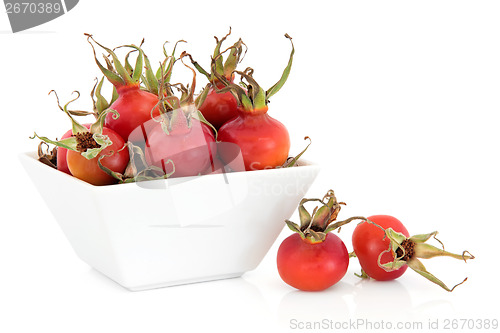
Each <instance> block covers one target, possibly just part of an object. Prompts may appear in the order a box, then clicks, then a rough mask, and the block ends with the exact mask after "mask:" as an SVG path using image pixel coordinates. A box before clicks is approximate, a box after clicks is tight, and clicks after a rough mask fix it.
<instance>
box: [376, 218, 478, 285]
mask: <svg viewBox="0 0 500 333" xmlns="http://www.w3.org/2000/svg"><path fill="white" fill-rule="evenodd" d="M384 233H385V237H387V238H388V239H389V241H390V245H389V248H388V249H387V250H386V251H383V252H382V253H380V256H379V259H378V265H379V267H381V268H382V269H384V270H385V271H387V272H392V271H394V270H397V269H399V268H401V267H402V266H404V265H408V267H410V268H411V269H413V270H414V271H415V272H417V273H418V274H420V275H422V276H423V277H425V278H426V279H427V280H429V281H431V282H433V283H435V284H437V285H439V286H440V287H442V288H443V289H445V290H446V291H453V290H454V289H455V288H456V287H457V286H459V285H461V284H462V283H464V282H465V281H466V280H467V278H465V279H464V280H463V281H462V282H460V283H458V284H456V285H455V286H453V287H452V288H448V286H446V284H444V283H443V282H442V281H441V280H439V279H438V278H437V277H436V276H434V275H433V274H431V273H429V272H428V271H427V269H426V268H425V266H424V265H423V264H422V262H421V261H420V260H419V259H430V258H434V257H451V258H455V259H460V260H463V261H465V262H466V261H467V260H468V259H474V256H473V255H472V254H470V252H468V251H463V252H462V254H455V253H451V252H448V251H445V249H444V245H443V243H441V241H440V240H438V239H437V238H436V235H437V233H438V232H437V231H434V232H431V233H428V234H420V235H414V236H411V237H406V236H405V235H403V234H402V233H399V232H396V231H394V230H393V229H392V228H388V229H385V230H384ZM431 238H434V239H435V240H436V241H438V242H439V243H440V244H441V246H442V248H438V247H435V246H433V245H430V244H427V243H426V242H427V241H428V240H429V239H431ZM385 253H390V254H392V256H393V260H392V261H390V262H387V263H384V264H382V263H381V258H382V255H384V254H385Z"/></svg>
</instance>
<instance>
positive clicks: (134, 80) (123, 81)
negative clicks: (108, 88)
mask: <svg viewBox="0 0 500 333" xmlns="http://www.w3.org/2000/svg"><path fill="white" fill-rule="evenodd" d="M84 35H85V36H87V41H88V42H89V44H90V45H91V46H92V50H93V52H94V59H95V62H96V64H97V66H98V67H99V69H100V70H101V72H102V73H103V74H104V76H106V78H107V79H108V80H109V81H110V82H111V83H112V84H113V85H114V86H115V87H121V86H128V85H139V83H140V79H141V77H142V67H143V65H144V52H143V51H142V49H141V48H140V47H139V46H136V45H133V44H132V45H122V46H119V47H117V48H121V47H127V48H132V49H133V50H132V51H130V52H129V53H127V55H126V57H125V65H123V64H122V63H121V61H120V59H118V56H117V55H116V53H115V52H114V51H113V50H112V49H110V48H108V47H106V46H104V45H102V44H100V43H98V42H97V41H96V40H95V39H94V37H93V36H92V35H91V34H87V33H85V34H84ZM92 42H94V43H95V44H97V45H98V46H100V47H101V48H102V49H104V50H105V51H106V52H108V54H109V55H110V56H111V58H112V62H110V60H109V59H108V58H107V57H106V56H104V59H105V61H106V64H107V66H106V67H104V66H103V65H102V64H101V62H100V61H99V60H98V59H97V55H96V51H95V47H94V44H92ZM141 45H142V43H141ZM135 51H137V52H138V53H139V54H138V55H137V58H136V61H135V65H134V67H132V65H130V63H129V62H128V57H129V55H130V53H131V52H135Z"/></svg>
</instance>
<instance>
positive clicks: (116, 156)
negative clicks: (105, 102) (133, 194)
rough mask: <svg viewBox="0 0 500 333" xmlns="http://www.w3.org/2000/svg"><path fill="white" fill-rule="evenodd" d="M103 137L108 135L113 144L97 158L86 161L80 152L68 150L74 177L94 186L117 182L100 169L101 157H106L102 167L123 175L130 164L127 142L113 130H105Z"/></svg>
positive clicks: (69, 165)
mask: <svg viewBox="0 0 500 333" xmlns="http://www.w3.org/2000/svg"><path fill="white" fill-rule="evenodd" d="M102 134H103V135H107V136H108V137H109V139H110V140H111V141H112V142H113V144H111V145H110V146H108V147H106V148H104V149H103V150H102V151H101V152H100V153H99V155H97V157H94V158H92V159H86V158H85V157H83V156H82V155H81V153H80V152H79V151H73V150H68V153H67V163H68V168H69V171H70V172H71V174H72V175H73V176H75V177H76V178H78V179H81V180H83V181H86V182H88V183H90V184H92V185H110V184H114V183H116V182H117V180H116V179H115V178H113V177H112V176H110V175H108V174H107V173H106V172H104V171H103V170H101V168H99V165H98V164H97V161H98V159H99V157H101V156H103V155H110V154H111V151H113V154H111V155H110V156H106V157H104V158H103V159H102V160H101V163H102V165H104V166H105V167H107V168H109V169H110V170H112V171H115V172H119V173H123V172H124V171H125V168H126V167H127V164H128V162H129V152H128V149H127V148H124V149H122V148H123V146H124V144H125V141H124V140H123V139H122V138H121V137H120V136H119V135H118V134H117V133H116V132H115V131H113V130H110V129H108V128H103V130H102Z"/></svg>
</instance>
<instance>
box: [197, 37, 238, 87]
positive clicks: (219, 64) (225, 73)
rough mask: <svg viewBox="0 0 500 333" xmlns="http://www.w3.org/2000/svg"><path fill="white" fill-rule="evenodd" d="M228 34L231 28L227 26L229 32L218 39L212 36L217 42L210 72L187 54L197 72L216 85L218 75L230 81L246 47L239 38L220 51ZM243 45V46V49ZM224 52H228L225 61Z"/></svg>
mask: <svg viewBox="0 0 500 333" xmlns="http://www.w3.org/2000/svg"><path fill="white" fill-rule="evenodd" d="M230 34H231V28H229V33H228V34H227V35H225V36H224V37H222V38H221V39H220V40H219V38H217V37H214V38H215V41H216V43H217V44H216V46H215V50H214V54H213V56H212V59H214V60H215V63H214V64H213V65H212V66H211V68H210V69H211V70H210V72H207V71H206V70H205V69H203V67H201V65H200V64H199V63H198V62H197V61H195V60H193V58H192V57H191V55H187V56H189V58H190V59H191V63H192V64H193V66H194V67H195V68H196V69H197V70H198V72H200V73H201V74H203V75H205V76H206V77H207V79H208V80H209V81H210V83H211V84H213V85H216V84H217V83H218V82H219V77H225V78H226V80H228V81H232V80H233V77H234V71H235V70H236V67H237V65H238V64H239V63H240V62H241V61H242V60H243V58H244V57H245V53H246V50H247V48H246V44H245V43H243V41H242V40H241V38H240V39H238V41H237V42H236V43H234V44H233V45H232V46H230V47H228V48H227V49H226V50H224V51H221V48H222V43H223V42H224V41H225V40H226V39H227V37H228V36H229V35H230ZM243 47H245V49H244V48H243ZM226 52H229V55H228V56H227V58H226V61H224V59H223V54H224V53H226Z"/></svg>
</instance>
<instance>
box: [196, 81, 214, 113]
mask: <svg viewBox="0 0 500 333" xmlns="http://www.w3.org/2000/svg"><path fill="white" fill-rule="evenodd" d="M211 86H212V85H211V84H210V83H207V85H206V86H205V88H203V90H202V91H201V93H200V94H199V95H198V96H197V97H196V98H195V100H194V104H195V105H196V108H197V109H199V108H200V107H201V106H202V105H203V103H204V102H205V99H206V98H207V96H208V92H209V91H210V87H211Z"/></svg>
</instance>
